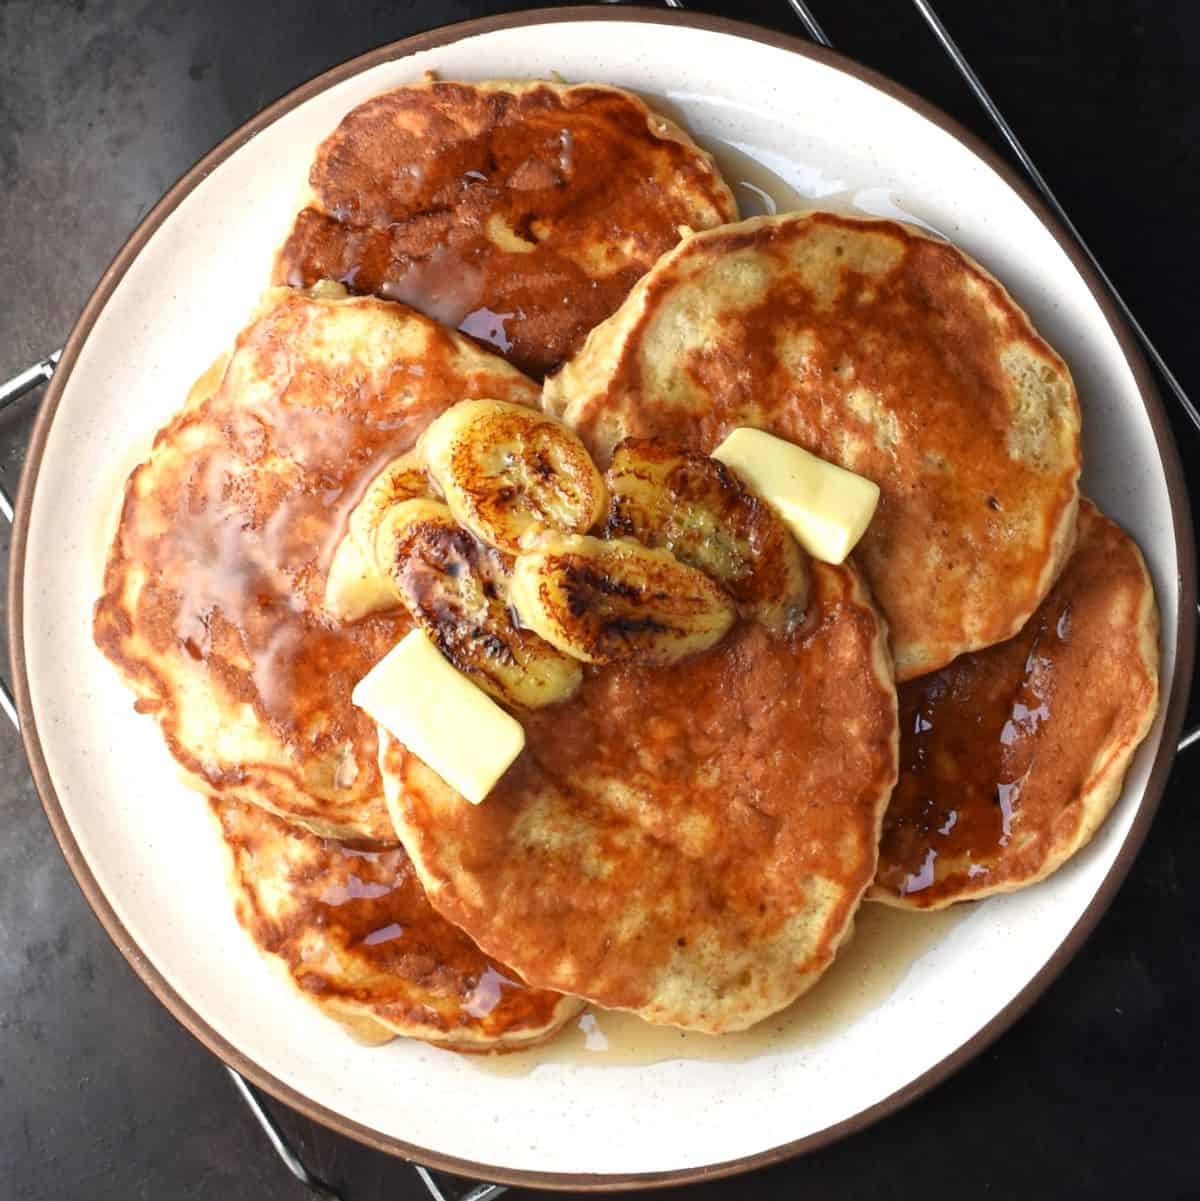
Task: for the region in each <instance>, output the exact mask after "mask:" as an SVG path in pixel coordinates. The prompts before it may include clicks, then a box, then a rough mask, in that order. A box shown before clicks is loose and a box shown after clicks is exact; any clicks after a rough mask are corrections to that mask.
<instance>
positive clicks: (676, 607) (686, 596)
mask: <svg viewBox="0 0 1200 1201" xmlns="http://www.w3.org/2000/svg"><path fill="white" fill-rule="evenodd" d="M510 597H511V599H512V603H513V605H514V606H515V607H516V610H517V613H518V614H519V615H520V618H521V621H522V623H523V624H524V625H527V626H529V627H530V628H531V629H533V630H536V631H537V633H539V634H540V635H541V636H542V637H543V638H544V639H546V641H547V642H550V643H553V644H554V645H555V646H556V647H558V649H559V650H561V651H563V652H565V653H566V654H568V655H572V656H574V657H575V658H576V659H582V660H584V662H587V663H616V662H621V661H632V662H637V663H648V664H664V663H674V662H676V661H677V660H679V659H683V658H685V657H687V656H688V655H694V654H697V653H698V652H700V651H703V650H707V649H708V648H709V647H710V646H712V645H714V644H715V643H716V642H719V641H720V639H721V638H722V637H723V636H724V635H725V633H726V632H727V631H728V629H729V627H730V626H731V625H732V624H733V621H734V618H735V617H736V610H735V608H734V605H733V602H732V601H731V600H730V598H729V597H728V596H727V595H726V594H725V592H724V591H722V589H721V588H720V587H719V586H718V585H716V584H714V583H713V581H712V580H710V579H709V578H708V576H706V575H705V574H704V573H703V572H700V571H697V570H696V569H695V568H693V567H688V566H687V565H686V564H685V563H680V562H679V560H678V559H676V558H675V557H674V556H673V555H672V554H671V553H670V551H666V550H652V549H650V548H649V547H646V546H642V545H641V544H640V543H638V542H633V541H630V540H628V539H624V538H620V539H615V540H613V541H602V540H601V539H599V538H589V537H582V536H579V535H570V534H547V535H545V536H544V537H543V538H542V540H541V541H540V542H539V543H538V545H537V547H536V548H534V549H531V550H529V551H526V552H525V553H523V554H521V555H518V556H517V562H516V565H515V567H514V568H513V576H512V584H511V589H510Z"/></svg>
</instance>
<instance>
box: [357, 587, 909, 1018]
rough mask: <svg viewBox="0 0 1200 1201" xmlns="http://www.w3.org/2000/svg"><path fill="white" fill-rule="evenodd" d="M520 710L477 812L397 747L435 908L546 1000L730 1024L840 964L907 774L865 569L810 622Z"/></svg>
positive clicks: (760, 632)
mask: <svg viewBox="0 0 1200 1201" xmlns="http://www.w3.org/2000/svg"><path fill="white" fill-rule="evenodd" d="M584 670H585V679H584V682H583V684H582V686H581V687H580V689H579V691H578V692H577V693H576V694H575V695H574V696H573V697H572V698H571V699H570V700H569V701H567V702H565V703H563V704H560V705H556V706H549V707H547V708H545V709H540V710H536V711H533V712H529V713H525V714H521V715H520V721H521V723H522V725H523V726H524V729H525V734H526V747H525V750H524V751H523V753H522V754H521V756H520V757H519V758H518V759H517V760H516V762H515V763H514V764H513V766H512V767H511V768H510V769H509V770H508V772H507V773H506V774H505V775H504V776H503V777H502V779H501V780H500V783H499V784H498V785H497V787H496V788H495V789H494V790H493V791H492V792H491V794H490V795H489V796H488V797H487V798H486V799H485V800H484V801H483V803H482V804H480V805H471V804H468V803H467V802H466V801H465V800H463V798H462V797H460V796H458V795H457V794H456V793H455V792H454V791H453V790H451V789H450V788H449V786H448V785H446V784H445V783H444V781H443V780H442V779H441V778H440V777H439V776H437V775H436V774H435V773H434V772H433V771H431V770H430V769H429V768H428V767H426V766H425V765H424V764H423V763H422V762H421V761H420V760H419V759H417V758H416V757H415V756H414V755H412V754H410V753H408V752H407V751H406V750H405V749H404V748H403V746H402V745H401V744H400V743H398V742H396V741H394V740H392V739H390V738H386V737H385V738H384V740H383V749H382V752H381V761H382V765H383V769H384V784H385V789H386V794H387V797H388V805H389V808H390V810H391V812H392V815H393V817H394V819H395V822H396V829H397V832H398V833H399V834H400V837H401V839H402V840H403V842H404V845H405V847H406V848H407V849H408V851H409V854H410V855H411V856H412V860H413V863H414V865H415V866H416V868H417V872H418V874H419V875H420V877H421V880H422V883H423V884H424V885H425V888H426V891H427V892H428V895H429V899H430V901H431V903H432V904H433V906H434V908H436V909H437V910H438V911H439V912H440V913H442V914H443V915H444V916H445V917H447V918H449V919H450V921H452V922H454V923H455V924H456V925H458V926H461V927H462V928H463V929H464V930H466V931H467V933H468V934H469V935H470V936H471V937H472V938H473V939H474V940H475V941H476V942H478V944H479V945H480V946H481V947H483V948H484V949H485V950H486V951H487V952H488V954H490V955H493V956H495V957H496V958H498V959H500V960H501V961H502V962H505V963H511V964H512V965H513V967H514V968H516V970H517V971H519V972H520V973H521V976H522V978H524V979H525V980H526V981H528V982H529V983H530V984H533V985H536V986H537V987H541V988H552V989H556V990H558V991H561V992H569V993H571V994H573V995H577V996H583V997H585V998H587V999H589V1000H592V1001H595V1002H597V1003H598V1004H600V1005H605V1006H609V1007H612V1008H617V1009H629V1010H633V1011H635V1012H637V1013H639V1014H640V1015H641V1016H642V1017H644V1018H646V1019H647V1020H649V1021H652V1022H659V1023H663V1024H668V1025H675V1026H681V1027H686V1028H689V1029H694V1030H705V1031H709V1032H712V1033H720V1032H722V1031H726V1030H738V1029H742V1028H744V1027H746V1026H749V1025H751V1024H752V1023H753V1022H756V1021H758V1020H759V1019H761V1018H764V1017H766V1016H768V1015H769V1014H771V1013H774V1012H775V1011H776V1010H778V1009H781V1008H783V1007H784V1006H785V1005H787V1004H788V1003H789V1002H790V1001H791V1000H792V999H793V998H795V997H796V996H798V995H799V994H800V993H801V992H803V991H804V990H805V989H807V988H808V987H809V986H810V985H812V984H813V983H814V982H815V981H816V979H817V978H818V977H819V976H820V975H821V973H822V972H823V971H824V970H825V969H826V968H827V967H828V966H829V965H830V963H831V962H832V960H833V957H834V955H835V953H836V951H837V949H838V947H839V945H840V944H841V942H842V941H843V939H844V938H845V937H846V935H847V934H848V932H849V931H850V928H851V924H852V921H853V916H854V911H855V909H856V908H857V906H858V903H859V900H860V898H861V896H862V894H863V891H864V890H865V889H866V887H867V886H868V885H869V883H870V881H871V879H872V877H873V876H874V873H875V861H876V849H877V840H878V836H879V823H880V821H881V819H882V814H883V810H884V808H885V806H886V804H887V799H888V796H889V795H890V793H891V790H892V786H893V784H894V782H895V773H896V754H897V728H896V709H895V691H894V688H893V685H892V679H891V664H890V662H889V659H888V653H887V638H886V630H885V628H884V626H883V623H882V621H881V620H880V618H879V616H878V614H877V613H876V611H875V609H874V608H873V606H872V604H871V601H870V598H869V596H868V595H867V593H866V591H865V589H864V587H863V585H862V582H861V578H860V576H859V575H858V573H857V572H856V571H855V570H854V569H853V568H852V567H850V566H845V567H829V566H827V565H824V564H815V565H814V572H813V592H812V600H811V603H810V606H809V616H808V619H807V621H806V622H805V623H804V624H803V625H802V627H801V628H799V629H798V630H797V631H795V632H794V633H792V634H790V635H788V636H786V637H779V636H775V635H772V634H770V633H768V632H767V631H766V630H765V629H764V628H763V627H762V626H761V625H759V624H756V623H751V622H745V623H742V624H740V625H738V626H735V627H734V629H733V631H732V632H731V633H730V634H729V635H727V636H726V638H725V639H724V641H722V642H721V643H719V644H718V645H717V646H716V647H715V648H713V649H712V650H711V651H709V652H707V653H705V654H702V655H698V656H696V657H694V658H691V659H687V660H684V661H682V662H680V663H676V664H674V665H672V666H669V667H641V666H631V665H621V666H610V667H606V668H597V667H594V666H587V667H585V669H584Z"/></svg>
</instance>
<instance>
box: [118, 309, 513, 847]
mask: <svg viewBox="0 0 1200 1201" xmlns="http://www.w3.org/2000/svg"><path fill="white" fill-rule="evenodd" d="M536 395H537V393H536V389H535V388H534V386H533V385H532V384H531V383H530V382H529V381H528V380H527V379H526V378H525V377H524V376H522V375H520V374H519V373H518V372H517V371H516V370H514V369H513V368H512V367H510V366H509V365H508V364H507V363H505V362H504V361H503V360H501V359H499V358H497V357H495V356H494V355H490V354H487V353H485V352H484V351H482V350H480V349H479V348H478V347H477V346H475V344H474V343H472V342H471V341H470V340H469V339H467V338H464V337H462V336H461V335H459V334H456V333H453V332H452V331H450V330H447V329H445V328H444V327H442V326H440V325H438V324H437V323H436V322H433V321H431V320H429V319H428V318H427V317H422V316H421V315H420V314H418V313H415V312H413V311H412V310H411V309H408V308H405V307H404V306H403V305H398V304H389V303H387V302H384V301H380V300H375V299H371V298H363V299H341V300H337V299H316V298H313V297H310V296H307V295H305V294H302V293H300V292H293V291H290V290H288V289H279V290H276V291H273V292H271V293H268V295H267V297H266V298H265V300H264V302H263V305H262V307H261V309H260V311H259V313H258V315H257V316H256V317H255V319H254V320H253V321H252V322H251V324H250V325H249V326H248V327H247V328H246V329H245V330H243V331H242V333H241V334H240V335H239V336H238V339H237V344H236V346H235V347H234V350H233V354H232V356H231V358H230V359H229V364H228V367H227V368H226V369H225V371H224V373H223V375H222V374H220V373H219V371H218V372H214V373H210V374H209V375H208V376H206V377H205V379H204V380H202V381H201V384H200V385H199V386H198V387H197V389H195V390H194V391H193V395H192V396H191V398H190V399H189V402H188V405H187V407H186V408H185V410H184V411H183V412H182V413H180V415H179V416H178V417H176V418H175V420H174V421H172V422H171V423H170V424H169V425H168V426H167V427H166V428H165V429H163V430H161V431H160V432H159V434H158V436H157V437H156V439H155V443H154V449H153V451H152V452H151V455H150V457H149V459H147V460H146V462H145V463H143V464H142V465H141V466H140V467H138V468H137V469H136V470H135V471H134V472H133V474H132V475H131V477H130V479H129V482H128V484H127V486H126V491H125V500H124V505H123V508H122V511H121V516H120V523H119V526H118V529H117V533H116V536H115V538H114V541H113V544H112V547H111V549H110V552H109V558H108V564H107V568H106V571H105V577H104V590H103V594H102V595H101V597H100V599H99V601H98V602H97V605H96V612H95V625H94V633H95V639H96V644H97V645H98V646H99V647H100V649H101V650H102V651H103V652H104V653H105V654H106V655H107V656H108V657H109V658H110V659H111V660H112V661H113V663H115V664H116V665H117V667H118V668H119V669H120V671H121V672H122V674H123V675H124V677H125V679H126V680H127V682H128V683H129V685H130V686H131V688H132V689H133V691H134V692H135V694H136V696H137V707H138V709H139V710H141V711H142V712H146V713H152V714H153V715H154V716H155V718H156V719H157V720H158V722H159V724H160V725H161V727H162V731H163V734H164V736H165V737H166V740H167V744H168V746H169V748H170V750H171V752H172V754H174V756H175V757H176V758H177V759H178V760H179V762H180V764H181V765H182V766H183V767H184V769H185V770H186V772H187V774H188V776H189V779H190V781H191V782H192V783H193V784H195V785H196V786H197V787H199V788H201V789H203V790H204V791H206V792H209V793H211V794H212V795H214V796H217V797H224V798H229V799H234V800H240V801H247V802H251V803H255V804H259V805H262V806H264V807H265V808H267V809H270V810H272V811H274V812H275V813H278V814H281V815H282V816H284V817H288V818H290V819H292V820H294V821H299V822H302V823H304V824H305V825H307V826H308V827H310V828H311V829H313V830H315V831H316V832H317V833H320V834H328V835H333V836H343V837H350V838H369V839H378V840H384V841H393V840H394V838H395V834H394V832H393V830H392V827H391V824H390V822H389V821H388V817H387V813H386V811H385V809H384V805H383V798H382V793H381V785H380V779H379V771H378V767H377V754H376V744H375V727H374V725H373V724H372V723H371V722H370V721H369V720H368V719H367V718H366V717H365V716H364V715H363V714H361V713H360V712H359V711H358V710H356V709H354V707H353V706H352V705H351V703H350V691H351V689H352V688H353V687H354V685H355V684H356V683H357V682H358V681H359V679H360V678H361V677H362V676H363V675H365V674H366V673H367V671H368V670H369V669H370V668H371V667H372V666H373V665H374V664H375V663H376V662H377V661H378V660H379V659H380V658H381V657H382V656H383V655H384V654H385V653H386V652H387V651H388V650H390V649H391V647H392V646H394V645H395V643H396V642H397V640H398V639H399V638H400V637H401V636H402V635H403V634H404V633H405V632H406V631H407V629H408V621H407V618H406V617H404V616H402V615H401V614H400V612H399V611H398V610H397V611H396V612H395V613H390V614H382V615H379V616H373V617H370V618H367V619H366V620H363V621H361V622H357V623H355V624H353V625H341V624H339V623H338V622H336V621H334V620H333V619H332V618H331V617H329V616H328V615H327V614H326V613H325V612H324V611H323V609H322V599H323V595H324V588H325V575H326V571H327V569H328V566H329V561H330V559H331V557H332V555H333V551H334V549H335V547H336V545H337V542H338V540H339V538H340V537H341V534H342V531H343V527H344V525H345V518H346V514H347V512H348V510H349V509H350V508H351V507H352V506H353V505H354V504H355V503H356V502H357V500H358V499H359V497H361V495H362V493H363V492H364V490H365V489H366V487H367V484H368V483H369V481H370V480H371V478H372V476H373V475H374V474H375V473H376V472H377V471H378V470H379V469H380V468H381V467H382V466H383V465H384V464H385V463H386V462H387V461H388V460H389V459H391V458H392V457H393V456H395V455H396V454H399V453H401V452H402V451H404V450H406V449H408V447H410V446H411V445H412V444H413V442H414V441H415V440H416V437H417V435H418V434H419V433H420V432H421V430H422V429H423V428H424V427H425V425H426V424H427V423H428V422H429V421H430V420H431V419H432V418H433V417H435V416H436V415H437V414H438V413H440V412H441V411H442V410H443V409H445V408H447V407H448V406H450V405H451V404H453V403H455V402H456V401H458V400H461V399H463V398H464V397H488V396H490V397H501V398H504V399H508V400H513V401H523V402H526V403H530V402H532V401H533V400H534V399H535V398H536Z"/></svg>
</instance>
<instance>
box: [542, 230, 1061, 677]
mask: <svg viewBox="0 0 1200 1201" xmlns="http://www.w3.org/2000/svg"><path fill="white" fill-rule="evenodd" d="M543 404H544V406H545V408H546V409H547V410H548V411H549V412H551V413H553V414H554V415H556V416H559V417H562V418H563V419H564V420H566V421H567V423H568V424H569V425H571V426H572V427H574V428H575V429H576V430H577V431H578V432H579V433H580V434H581V435H582V437H583V439H584V441H585V442H586V443H587V444H588V445H589V447H590V449H591V450H592V451H593V453H594V454H595V455H596V456H597V457H598V458H599V459H600V460H601V462H605V461H607V459H608V457H609V455H610V454H611V452H612V449H613V447H614V446H615V445H616V443H617V442H619V441H620V440H621V439H622V438H624V437H627V436H629V435H637V436H642V437H663V438H666V439H667V440H668V441H675V442H685V443H687V444H688V445H690V446H693V447H695V448H697V449H700V450H704V451H711V450H712V449H713V448H714V447H715V446H716V445H717V444H718V443H719V442H720V441H721V440H722V439H723V438H724V437H725V435H726V434H727V433H729V431H730V430H731V429H733V428H735V427H737V426H742V425H746V426H755V427H758V428H761V429H765V430H768V431H770V432H771V433H773V434H777V435H779V436H780V437H783V438H787V439H789V440H791V441H792V442H795V443H797V444H799V445H801V446H803V447H805V448H806V449H808V450H810V451H812V452H813V453H815V454H817V455H820V456H821V457H822V458H825V459H829V460H831V461H833V462H835V463H838V464H840V465H841V466H843V467H847V468H849V469H850V470H851V471H855V472H858V473H859V474H861V475H864V476H867V477H868V478H870V479H872V480H874V481H875V482H876V483H877V484H878V485H879V486H880V489H881V498H880V502H879V508H878V511H877V512H876V514H875V518H874V520H873V521H872V523H871V526H870V528H869V529H868V530H867V532H866V534H865V535H864V537H863V540H862V542H861V543H860V544H859V548H858V550H857V551H856V552H855V553H856V556H857V558H858V561H859V563H860V564H861V566H862V568H863V571H864V573H865V574H866V576H867V580H868V581H869V583H870V585H871V589H872V591H873V593H874V595H875V599H876V600H877V601H878V603H879V606H880V608H881V609H882V610H883V612H884V614H885V615H886V617H887V619H888V624H889V626H890V627H891V635H892V652H893V655H894V657H895V662H896V677H897V679H900V680H904V679H911V678H912V677H914V676H918V675H921V674H922V673H924V672H928V671H932V670H934V669H935V668H937V667H940V666H941V665H942V664H944V663H947V662H949V661H950V660H951V659H953V658H954V656H955V655H958V654H961V653H962V652H963V651H968V650H973V649H977V648H979V647H983V646H988V645H991V644H992V643H995V642H1001V641H1003V640H1004V639H1005V638H1010V637H1011V636H1012V635H1013V634H1015V633H1016V632H1017V631H1018V630H1019V629H1020V628H1021V626H1022V625H1023V624H1024V623H1025V621H1026V619H1027V618H1028V617H1029V615H1030V614H1031V613H1032V612H1033V610H1034V609H1035V608H1036V607H1037V605H1038V603H1039V602H1040V601H1041V599H1042V597H1043V596H1045V594H1046V592H1047V590H1048V589H1049V588H1050V586H1051V584H1052V583H1053V582H1054V579H1055V577H1056V576H1057V574H1058V571H1059V569H1060V567H1061V565H1062V563H1063V561H1064V559H1065V557H1066V555H1067V553H1068V552H1069V550H1070V545H1071V536H1072V532H1073V530H1074V522H1075V511H1076V504H1077V497H1078V493H1077V480H1078V475H1079V464H1080V452H1079V408H1078V404H1077V401H1076V397H1075V388H1074V386H1073V384H1072V382H1071V376H1070V373H1069V372H1068V370H1067V367H1066V365H1065V364H1064V363H1063V361H1062V360H1061V359H1060V358H1059V357H1058V355H1057V354H1055V353H1054V351H1053V350H1052V349H1051V348H1050V347H1049V346H1048V345H1047V344H1046V343H1045V342H1044V341H1043V340H1042V339H1041V338H1040V337H1039V336H1038V335H1037V333H1036V332H1035V331H1034V329H1033V327H1032V326H1031V325H1030V323H1029V321H1028V319H1027V318H1026V316H1025V314H1024V313H1022V312H1021V310H1020V309H1019V308H1018V307H1017V305H1016V304H1015V303H1014V301H1013V300H1012V298H1011V297H1010V296H1009V295H1008V294H1007V293H1006V292H1005V291H1004V289H1003V288H1002V287H1001V286H1000V284H998V283H997V282H996V281H995V280H994V279H993V278H992V277H991V276H990V275H988V274H987V272H985V271H984V270H983V269H982V268H981V267H979V266H978V265H976V264H975V263H973V262H972V261H971V260H970V259H968V258H967V257H966V256H965V255H964V254H962V253H961V252H960V251H958V250H956V249H955V248H954V247H953V246H950V245H949V244H948V243H945V242H942V241H940V240H937V239H934V238H932V237H929V236H927V235H926V234H923V233H921V232H920V231H918V230H914V229H911V228H909V227H907V226H903V225H898V224H896V223H895V222H891V221H874V220H871V221H868V220H860V219H858V218H852V217H846V216H841V215H837V214H833V213H809V214H791V215H788V216H782V217H759V218H755V219H753V220H751V221H745V222H743V223H741V224H740V225H733V226H728V227H726V228H725V229H720V230H714V231H712V232H709V233H703V234H698V235H697V236H696V237H694V238H689V239H688V240H687V241H685V242H684V243H683V244H682V245H681V246H679V247H678V248H677V249H676V250H674V251H672V252H670V253H669V254H667V255H666V256H665V257H664V258H663V259H662V260H661V261H660V263H659V264H658V265H657V266H656V267H655V268H654V269H653V270H652V271H651V272H650V273H649V274H648V275H646V276H645V277H643V279H642V280H641V282H640V283H639V284H638V285H637V286H636V287H635V288H634V290H633V292H632V293H631V294H630V297H629V299H628V300H627V301H626V302H625V303H624V304H623V305H622V307H621V309H620V310H619V311H618V312H617V313H616V314H615V315H614V316H613V317H611V318H610V319H609V320H608V321H607V322H605V323H604V324H603V325H601V326H599V327H598V328H597V329H595V330H594V331H593V332H592V334H591V335H590V336H589V338H588V340H587V344H586V345H585V347H584V349H583V350H582V351H581V352H580V353H579V354H578V355H577V356H575V358H574V359H572V360H571V361H570V362H568V363H567V364H566V365H565V366H564V368H563V369H562V371H560V372H559V373H558V375H556V376H554V377H553V378H552V379H550V380H548V381H547V383H546V387H545V391H544V395H543Z"/></svg>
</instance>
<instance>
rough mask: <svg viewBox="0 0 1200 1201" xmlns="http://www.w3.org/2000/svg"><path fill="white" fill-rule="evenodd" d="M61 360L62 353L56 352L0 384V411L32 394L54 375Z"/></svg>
mask: <svg viewBox="0 0 1200 1201" xmlns="http://www.w3.org/2000/svg"><path fill="white" fill-rule="evenodd" d="M61 358H62V351H61V350H56V351H55V352H54V353H53V354H51V355H47V356H46V357H45V358H44V359H42V360H41V362H39V363H34V365H33V366H32V367H28V368H26V369H25V370H24V371H22V372H21V373H20V374H19V375H14V376H13V377H12V379H9V380H5V381H4V383H2V384H0V410H3V409H7V408H8V406H9V405H10V404H12V403H13V401H15V400H20V399H21V397H22V396H24V395H25V394H26V393H27V392H32V391H33V390H34V388H37V387H39V386H40V385H41V384H44V383H45V382H46V381H47V380H48V379H49V378H50V377H51V376H52V375H53V374H54V369H55V367H57V366H58V360H59V359H61Z"/></svg>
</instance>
